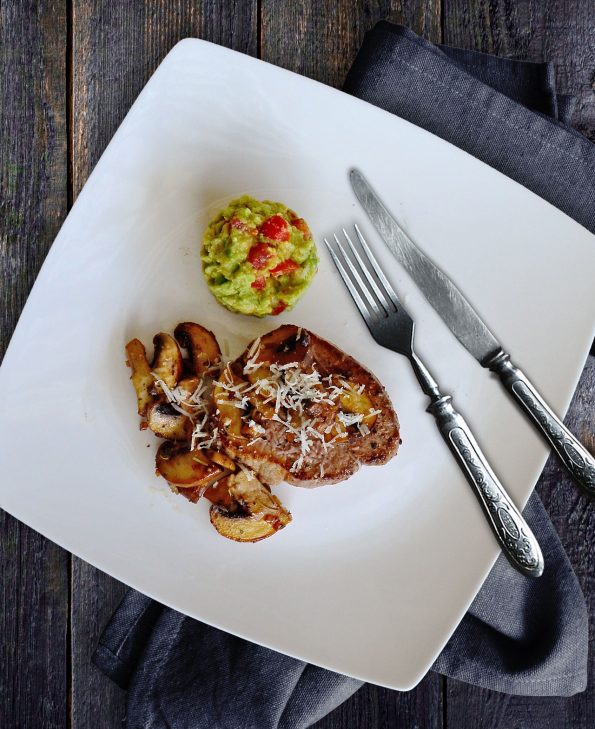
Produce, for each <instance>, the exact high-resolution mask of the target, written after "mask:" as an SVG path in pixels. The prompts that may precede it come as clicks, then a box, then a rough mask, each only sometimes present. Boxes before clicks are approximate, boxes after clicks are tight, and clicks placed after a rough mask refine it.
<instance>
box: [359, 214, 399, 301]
mask: <svg viewBox="0 0 595 729" xmlns="http://www.w3.org/2000/svg"><path fill="white" fill-rule="evenodd" d="M354 227H355V232H356V233H357V237H358V238H359V242H360V243H361V245H362V248H363V249H364V252H365V254H366V256H367V257H368V260H369V261H370V263H371V264H372V268H373V269H374V271H375V272H376V275H377V276H378V278H379V279H380V281H381V282H382V285H383V286H384V289H385V291H386V293H387V294H388V296H389V297H390V300H391V301H392V302H393V304H394V305H395V307H396V308H397V310H398V308H399V307H400V306H401V305H402V304H401V302H400V301H399V297H398V296H397V294H396V293H395V290H394V289H393V287H392V286H391V285H390V283H389V281H388V279H387V278H386V276H385V275H384V273H383V272H382V269H381V268H380V264H379V263H378V261H377V260H376V257H375V256H374V254H373V253H372V251H371V250H370V246H369V245H368V244H367V243H366V239H365V238H364V236H363V233H362V232H361V230H360V229H359V227H358V225H357V223H356V224H355V226H354Z"/></svg>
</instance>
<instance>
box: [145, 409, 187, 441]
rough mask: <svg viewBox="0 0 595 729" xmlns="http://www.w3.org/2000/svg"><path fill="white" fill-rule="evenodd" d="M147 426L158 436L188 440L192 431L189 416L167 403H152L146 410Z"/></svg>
mask: <svg viewBox="0 0 595 729" xmlns="http://www.w3.org/2000/svg"><path fill="white" fill-rule="evenodd" d="M147 423H148V425H149V428H150V429H151V430H152V431H153V433H155V435H158V436H159V437H160V438H167V440H176V441H182V440H188V438H190V435H191V433H192V422H191V421H190V418H188V417H186V415H182V413H180V412H178V411H177V410H176V409H175V408H173V407H172V406H171V405H170V404H169V403H154V404H153V405H151V407H150V408H149V409H148V411H147Z"/></svg>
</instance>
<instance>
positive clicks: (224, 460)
mask: <svg viewBox="0 0 595 729" xmlns="http://www.w3.org/2000/svg"><path fill="white" fill-rule="evenodd" d="M206 455H207V457H208V458H209V459H210V460H211V461H213V463H216V464H217V465H219V466H221V467H222V468H225V470H226V471H232V472H233V471H235V470H236V464H235V463H234V462H233V461H232V460H231V458H230V457H229V456H226V455H225V453H221V452H220V451H207V453H206Z"/></svg>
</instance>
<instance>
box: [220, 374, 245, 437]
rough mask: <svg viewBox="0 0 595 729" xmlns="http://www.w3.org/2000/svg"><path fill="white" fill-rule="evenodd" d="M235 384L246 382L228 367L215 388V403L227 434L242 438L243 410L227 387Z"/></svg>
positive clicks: (242, 384)
mask: <svg viewBox="0 0 595 729" xmlns="http://www.w3.org/2000/svg"><path fill="white" fill-rule="evenodd" d="M234 385H240V386H245V382H244V380H241V379H240V378H239V377H238V376H237V375H235V374H234V373H233V372H232V371H231V370H229V369H226V370H225V371H224V372H223V373H222V375H221V377H220V380H219V381H218V382H216V383H215V386H214V388H213V403H214V404H215V408H216V410H218V411H219V418H220V420H221V423H222V424H223V427H224V428H225V431H226V432H227V435H229V436H233V437H236V438H241V437H242V411H241V410H240V409H239V408H238V407H236V405H237V404H239V400H238V398H237V397H235V395H234V393H233V392H230V391H229V390H228V389H227V388H228V387H230V386H232V387H233V386H234ZM240 399H241V398H240Z"/></svg>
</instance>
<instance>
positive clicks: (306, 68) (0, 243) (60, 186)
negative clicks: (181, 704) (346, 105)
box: [0, 0, 595, 729]
mask: <svg viewBox="0 0 595 729" xmlns="http://www.w3.org/2000/svg"><path fill="white" fill-rule="evenodd" d="M383 18H388V19H391V20H394V21H397V22H401V23H404V24H406V25H408V26H410V27H411V28H413V29H414V30H415V31H417V32H418V33H420V34H422V35H424V36H425V37H427V38H429V39H430V40H433V41H437V42H444V43H448V44H452V45H458V46H461V47H464V48H474V49H478V50H482V51H486V52H489V53H496V54H499V55H503V56H511V57H512V56H514V57H521V58H528V59H531V60H540V61H541V60H544V59H547V60H551V61H554V62H555V64H556V67H557V75H558V80H559V84H560V89H561V90H562V91H568V92H572V93H574V94H576V95H577V97H578V105H577V109H576V113H575V116H574V121H573V123H574V125H575V127H576V128H577V129H579V130H580V131H581V132H582V133H584V134H586V135H587V136H589V137H590V138H591V139H594V140H595V94H594V89H595V12H594V6H593V0H519V1H518V2H514V0H489V1H488V0H427V1H422V0H411V1H410V2H407V1H403V2H400V1H398V0H392V2H391V1H390V0H367V1H363V0H343V1H339V2H333V1H332V0H301V1H297V0H239V1H237V2H233V0H220V1H219V2H217V1H216V0H204V1H203V2H200V1H197V2H191V1H190V0H169V1H168V0H147V1H146V2H145V0H124V1H121V0H70V1H69V0H45V1H43V0H38V1H35V0H1V1H0V281H1V282H2V283H1V289H0V358H1V357H2V356H3V354H4V352H5V350H6V346H7V344H8V341H9V339H10V336H11V333H12V330H13V328H14V326H15V325H16V322H17V319H18V316H19V313H20V311H21V308H22V306H23V304H24V302H25V299H26V297H27V294H28V292H29V289H30V287H31V285H32V284H33V281H34V279H35V277H36V275H37V272H38V270H39V267H40V266H41V264H42V262H43V260H44V257H45V255H46V253H47V251H48V249H49V247H50V245H51V243H52V241H53V239H54V237H55V235H56V233H57V232H58V229H59V227H60V225H61V223H62V221H63V220H64V218H65V216H66V214H67V212H68V210H69V208H70V206H71V205H72V202H73V200H74V199H75V198H76V196H77V195H78V193H79V192H80V190H81V188H82V186H83V184H84V183H85V180H86V179H87V176H88V175H89V173H90V171H91V169H92V168H93V165H94V164H95V163H96V161H97V159H98V158H99V156H100V155H101V153H102V152H103V150H104V148H105V146H106V145H107V143H108V141H109V140H110V138H111V136H112V135H113V133H114V132H115V130H116V128H117V127H118V125H119V124H120V122H121V120H122V118H123V117H124V115H125V113H126V111H127V110H128V108H129V107H130V105H131V104H132V102H133V101H134V99H135V97H136V96H137V94H138V93H139V91H140V90H141V88H142V87H143V85H144V83H145V82H146V81H147V79H148V78H149V76H150V75H151V73H152V72H153V71H154V69H155V68H156V66H157V65H158V64H159V62H160V61H161V60H162V59H163V57H164V56H165V54H166V53H167V52H168V51H169V50H170V48H171V47H172V46H173V45H174V44H175V43H176V42H177V41H178V40H180V39H181V38H185V37H187V36H196V37H199V38H205V39H207V40H211V41H214V42H216V43H220V44H222V45H225V46H229V47H231V48H234V49H236V50H238V51H242V52H243V53H248V54H250V55H253V56H258V57H259V58H263V59H265V60H267V61H270V62H272V63H275V64H278V65H280V66H283V67H285V68H289V69H291V70H293V71H297V72H298V73H302V74H304V75H306V76H310V77H312V78H315V79H318V80H319V81H323V82H325V83H327V84H330V85H333V86H340V85H341V83H342V80H343V78H344V76H345V73H346V71H347V69H348V67H349V65H350V64H351V61H352V60H353V57H354V56H355V53H356V51H357V49H358V47H359V45H360V43H361V41H362V37H363V34H364V32H365V31H366V30H367V29H368V28H370V27H371V26H372V25H373V24H374V23H375V22H376V21H377V20H380V19H383ZM594 391H595V360H594V358H593V357H591V358H589V362H588V363H587V368H586V370H585V373H584V375H583V378H582V380H581V385H580V386H579V390H578V391H577V395H576V396H575V400H574V402H573V405H572V407H571V411H570V413H569V418H568V421H567V422H569V423H570V424H571V426H572V427H573V428H574V430H575V432H577V433H579V435H581V437H582V438H583V441H584V442H586V443H587V445H588V446H589V447H591V448H592V449H593V447H594V440H593V433H594V431H595V423H594V420H593V419H594V417H595V416H594V412H595V394H594ZM24 466H25V467H26V465H25V464H24ZM538 490H539V493H540V495H541V497H542V499H543V500H544V502H545V503H546V506H547V507H548V509H549V512H550V514H551V517H552V520H553V522H554V524H555V525H556V527H557V529H558V532H559V533H560V536H561V538H562V541H563V543H564V546H565V548H566V550H567V552H568V555H569V557H570V559H571V561H572V563H573V565H574V568H575V570H576V572H577V574H578V577H579V579H580V581H581V583H582V586H583V589H584V592H585V595H586V597H587V601H588V603H589V609H590V615H591V624H592V625H593V624H595V577H594V575H595V570H594V557H595V509H594V508H593V503H589V501H588V499H586V498H585V497H583V496H581V495H580V494H579V493H577V491H576V490H575V488H574V487H573V486H572V485H571V484H570V483H569V481H568V479H567V478H566V477H565V476H564V475H563V474H562V473H561V471H560V470H559V468H558V467H557V465H556V464H555V463H553V462H551V461H550V463H549V464H548V467H547V469H546V472H545V474H544V476H543V477H542V479H541V481H540V484H539V486H538ZM0 575H1V577H0V726H2V727H6V729H29V727H31V728H34V729H49V728H50V727H60V728H62V727H73V729H89V728H90V727H93V729H108V728H109V729H114V728H115V727H120V726H122V722H123V717H124V714H125V695H124V693H123V692H121V691H120V690H119V689H117V688H115V687H114V686H113V685H112V684H111V683H110V682H109V681H108V680H107V679H105V678H104V677H103V676H102V675H101V674H99V672H98V671H97V670H96V669H94V667H93V666H92V665H91V664H90V660H89V658H90V655H91V653H92V651H93V649H94V646H95V644H96V641H97V637H98V635H99V633H100V631H101V629H102V626H103V625H104V624H105V622H106V620H107V618H108V617H109V615H110V613H111V611H112V610H113V608H114V607H115V606H116V604H117V602H118V600H119V599H120V597H121V595H122V594H123V592H124V590H125V587H124V585H122V584H120V583H118V582H117V581H115V580H113V579H111V578H109V577H107V576H106V575H104V574H103V573H101V572H99V571H98V570H96V569H94V568H93V567H91V566H89V565H88V564H86V563H85V562H83V561H81V560H80V559H78V558H76V557H73V556H71V555H70V554H68V553H67V552H65V551H63V550H62V549H60V548H59V547H57V546H56V545H54V544H52V543H51V542H49V541H47V540H45V539H44V538H43V537H41V536H40V535H38V534H37V533H35V532H33V531H32V530H30V529H29V528H28V527H26V526H24V525H23V524H21V523H19V522H18V521H16V520H15V519H13V518H12V517H10V516H9V515H7V514H5V513H2V512H0ZM592 647H593V641H592ZM592 653H593V651H592ZM593 679H594V676H593V671H591V677H590V681H589V688H588V690H587V691H586V692H585V693H583V694H580V695H577V696H575V697H572V698H569V699H563V698H546V699H533V698H526V697H517V696H507V695H504V694H499V693H495V692H492V691H487V690H481V689H478V688H475V687H471V686H468V685H466V684H462V683H458V682H456V681H451V680H447V679H445V678H441V677H439V676H437V675H435V674H429V675H428V676H427V677H426V678H425V679H424V681H423V682H422V683H421V684H420V685H419V686H418V688H416V689H415V690H414V691H411V692H409V693H397V692H393V691H388V690H386V689H382V688H378V687H374V686H366V687H364V688H363V689H362V690H360V691H359V692H358V693H357V694H356V695H355V696H354V697H353V698H352V699H351V700H349V701H347V702H346V703H345V704H344V705H343V706H341V707H340V708H338V709H337V710H336V711H335V712H334V713H333V714H331V715H330V716H328V717H326V718H325V719H323V720H322V721H321V722H319V724H317V729H356V728H357V729H389V727H390V728H391V729H395V728H396V729H401V728H403V729H409V728H413V727H416V728H422V729H425V728H428V729H446V728H448V729H476V728H477V727H480V728H481V729H484V728H485V727H490V728H492V729H496V728H502V729H538V728H539V729H541V728H542V727H551V728H552V729H553V728H555V729H587V728H588V727H589V728H590V727H595V684H594V680H593ZM238 729H239V728H238Z"/></svg>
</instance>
